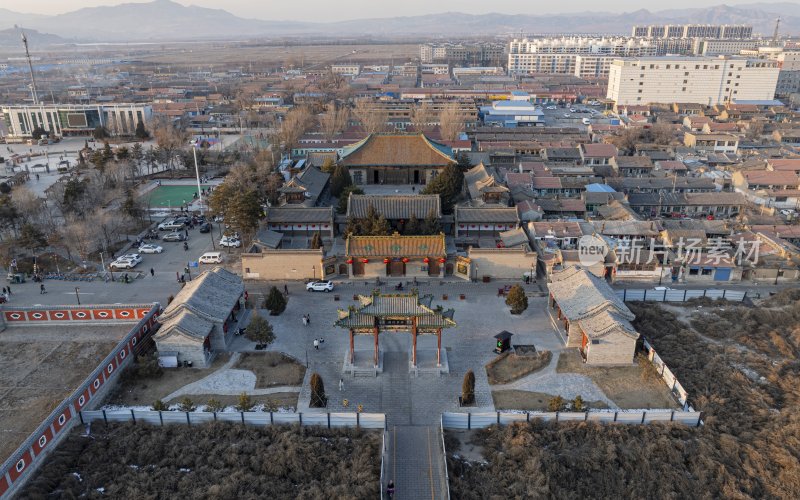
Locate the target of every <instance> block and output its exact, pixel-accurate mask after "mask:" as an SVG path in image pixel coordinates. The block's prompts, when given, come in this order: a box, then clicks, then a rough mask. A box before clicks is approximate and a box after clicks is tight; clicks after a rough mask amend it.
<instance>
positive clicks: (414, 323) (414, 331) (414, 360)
mask: <svg viewBox="0 0 800 500" xmlns="http://www.w3.org/2000/svg"><path fill="white" fill-rule="evenodd" d="M411 344H412V348H411V365H412V366H415V367H416V366H417V318H416V317H414V318H412V320H411Z"/></svg>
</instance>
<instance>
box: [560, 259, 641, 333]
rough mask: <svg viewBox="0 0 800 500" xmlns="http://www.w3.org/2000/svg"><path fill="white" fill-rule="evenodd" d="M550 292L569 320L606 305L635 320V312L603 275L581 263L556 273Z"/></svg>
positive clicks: (600, 310)
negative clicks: (588, 269)
mask: <svg viewBox="0 0 800 500" xmlns="http://www.w3.org/2000/svg"><path fill="white" fill-rule="evenodd" d="M548 288H549V290H550V294H551V295H552V296H553V298H554V299H555V301H556V302H557V303H558V305H559V307H560V308H561V311H562V312H563V313H564V315H565V316H566V317H567V319H569V320H570V321H577V320H580V319H583V318H587V317H589V316H592V315H595V314H597V313H599V312H602V311H604V310H607V309H614V310H616V311H617V312H618V313H619V314H620V315H621V316H622V317H624V318H626V319H628V320H629V321H630V320H633V318H634V315H633V313H632V312H631V311H630V309H628V307H627V306H626V305H625V303H624V302H623V301H622V299H621V298H619V297H618V296H617V294H616V293H614V290H613V289H612V288H611V286H610V285H609V284H608V283H607V282H606V281H605V280H604V279H602V278H598V277H597V276H595V275H594V274H592V273H590V272H588V271H587V270H586V269H583V268H581V267H578V266H573V267H570V268H568V269H565V270H563V271H560V272H557V273H553V275H552V282H551V283H550V284H549V286H548Z"/></svg>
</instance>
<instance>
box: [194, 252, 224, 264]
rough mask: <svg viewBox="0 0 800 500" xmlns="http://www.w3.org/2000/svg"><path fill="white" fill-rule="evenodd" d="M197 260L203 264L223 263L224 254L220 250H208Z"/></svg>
mask: <svg viewBox="0 0 800 500" xmlns="http://www.w3.org/2000/svg"><path fill="white" fill-rule="evenodd" d="M197 261H198V262H200V263H201V264H221V263H222V254H221V253H220V252H206V253H204V254H203V255H201V256H200V258H199V259H197Z"/></svg>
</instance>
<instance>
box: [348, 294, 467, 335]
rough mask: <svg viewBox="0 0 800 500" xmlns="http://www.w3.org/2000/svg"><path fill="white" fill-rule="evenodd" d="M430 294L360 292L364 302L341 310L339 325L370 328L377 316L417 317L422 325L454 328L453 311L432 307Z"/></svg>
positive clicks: (418, 324)
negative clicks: (440, 310) (371, 293)
mask: <svg viewBox="0 0 800 500" xmlns="http://www.w3.org/2000/svg"><path fill="white" fill-rule="evenodd" d="M432 299H433V297H432V296H430V295H426V296H422V297H419V296H418V295H417V294H416V293H409V294H389V295H359V302H360V303H361V305H360V306H359V307H356V308H352V309H349V310H342V309H340V310H339V320H338V321H337V322H336V323H335V324H336V326H339V327H342V328H370V327H372V326H374V325H375V321H376V318H387V317H400V318H411V317H415V318H417V326H418V327H420V328H451V327H454V326H456V323H455V321H453V311H452V310H448V311H442V312H437V311H435V310H433V309H431V301H432Z"/></svg>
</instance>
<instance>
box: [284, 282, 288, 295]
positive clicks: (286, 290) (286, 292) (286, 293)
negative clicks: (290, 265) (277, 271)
mask: <svg viewBox="0 0 800 500" xmlns="http://www.w3.org/2000/svg"><path fill="white" fill-rule="evenodd" d="M283 293H284V294H285V295H289V287H288V286H287V285H286V284H284V285H283Z"/></svg>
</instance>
